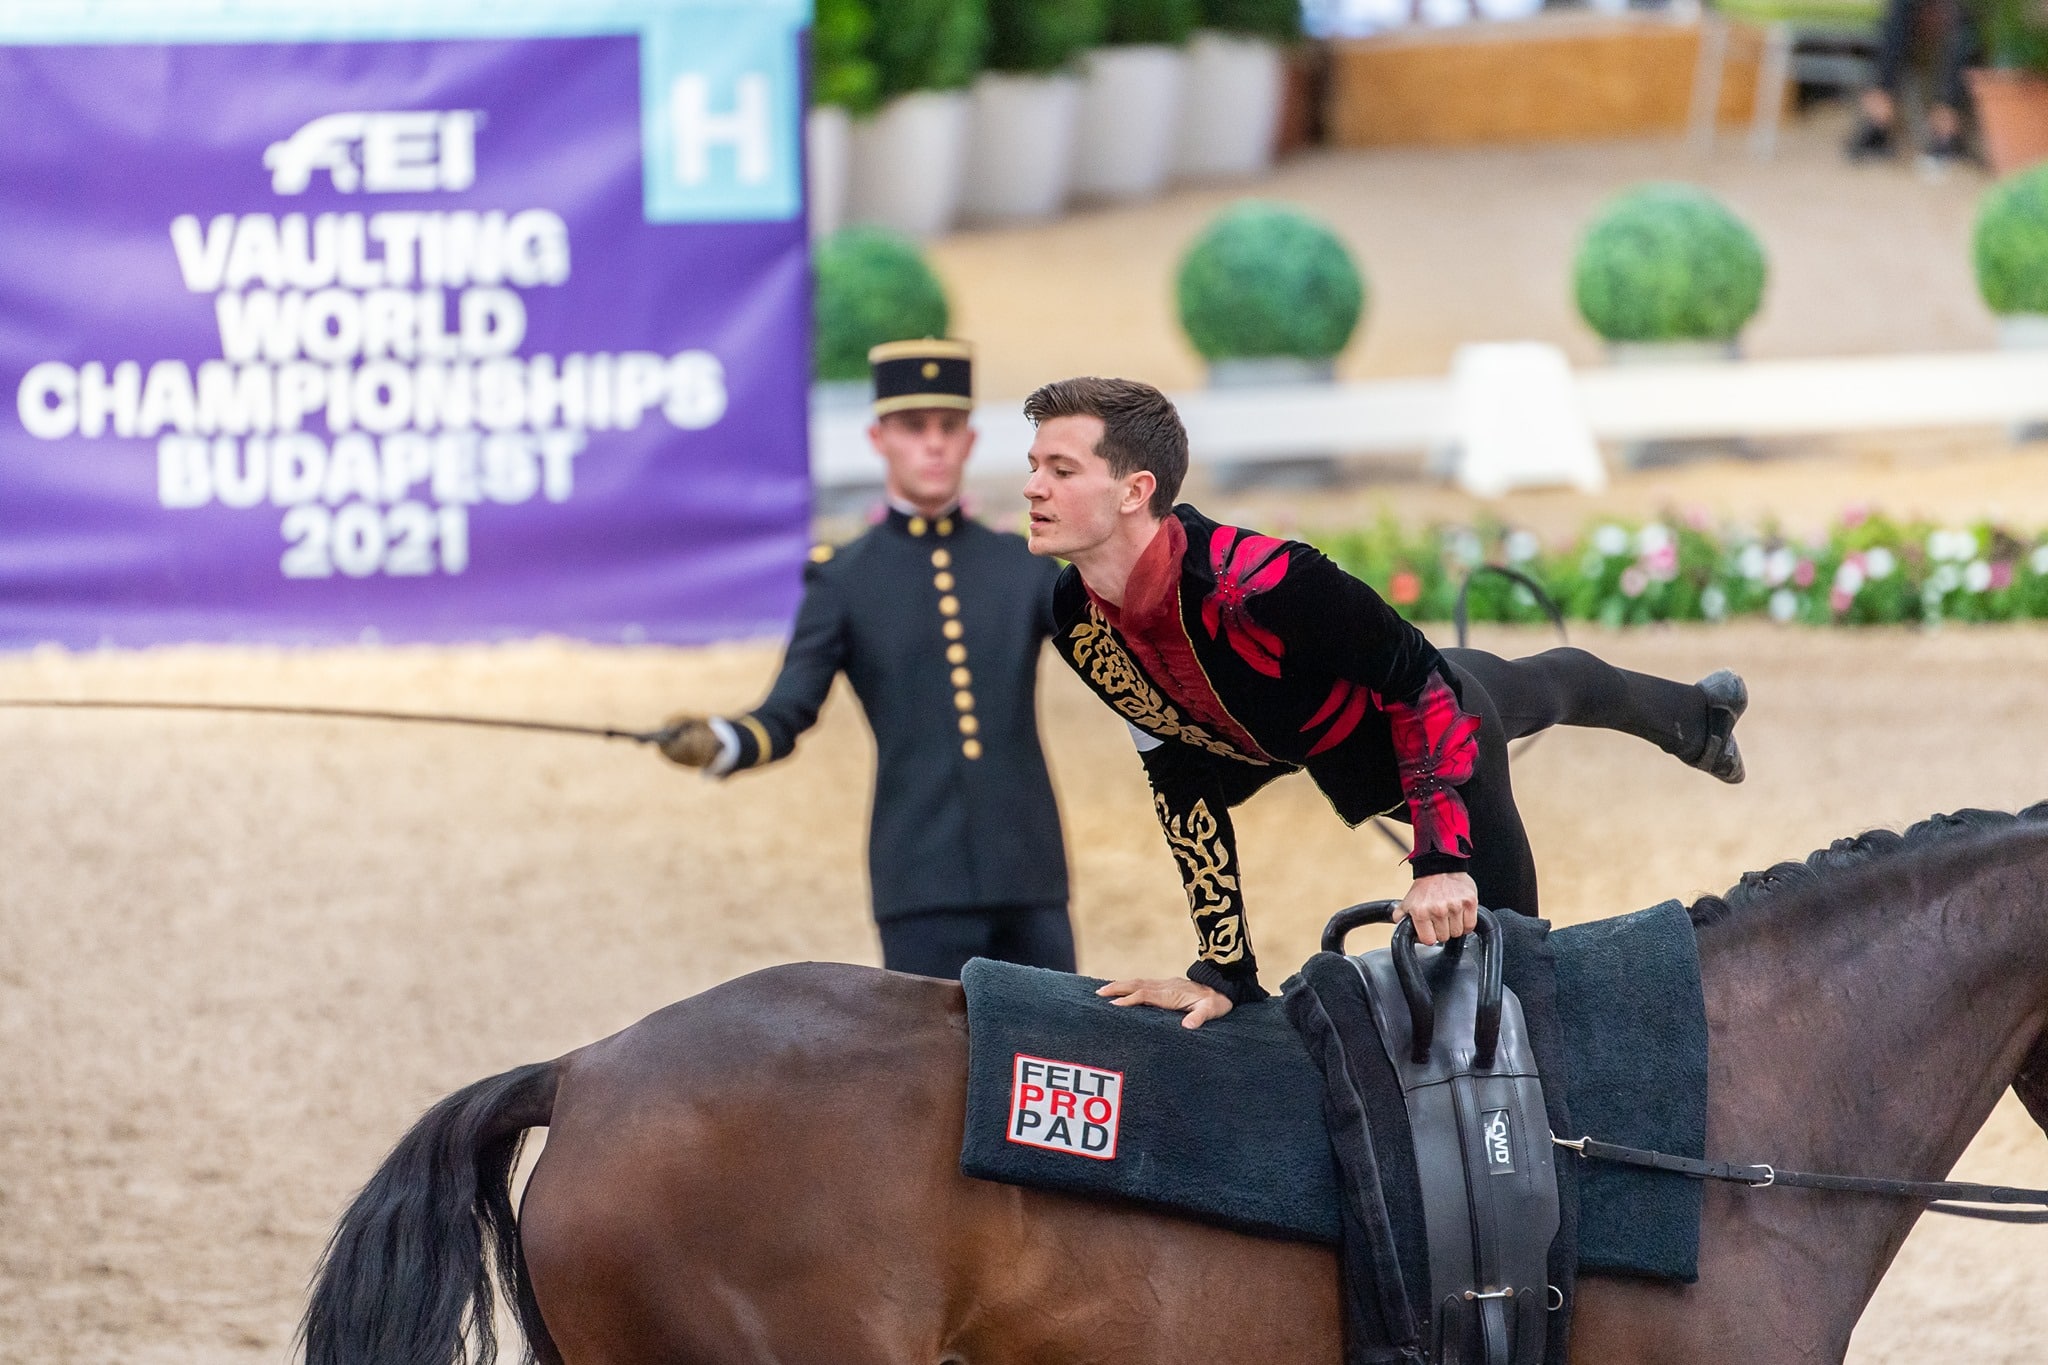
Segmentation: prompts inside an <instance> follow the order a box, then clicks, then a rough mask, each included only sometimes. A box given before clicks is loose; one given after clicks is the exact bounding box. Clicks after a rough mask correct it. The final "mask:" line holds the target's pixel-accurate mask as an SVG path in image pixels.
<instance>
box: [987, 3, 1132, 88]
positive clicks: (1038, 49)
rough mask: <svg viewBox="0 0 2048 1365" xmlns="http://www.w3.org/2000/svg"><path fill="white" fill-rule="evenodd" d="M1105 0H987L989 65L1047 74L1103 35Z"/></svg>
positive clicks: (996, 69)
mask: <svg viewBox="0 0 2048 1365" xmlns="http://www.w3.org/2000/svg"><path fill="white" fill-rule="evenodd" d="M1105 17H1106V16H1105V15H1104V12H1103V0H989V6H988V23H989V44H988V69H989V70H991V71H1009V72H1016V73H1018V74H1022V75H1029V76H1045V75H1050V74H1052V73H1053V72H1055V71H1058V70H1060V69H1061V68H1063V67H1065V66H1067V65H1068V64H1070V63H1071V62H1072V61H1073V60H1074V58H1075V57H1077V56H1079V55H1080V53H1081V51H1082V49H1084V48H1088V47H1092V46H1094V44H1096V43H1097V42H1100V41H1101V39H1102V27H1103V23H1104V19H1105Z"/></svg>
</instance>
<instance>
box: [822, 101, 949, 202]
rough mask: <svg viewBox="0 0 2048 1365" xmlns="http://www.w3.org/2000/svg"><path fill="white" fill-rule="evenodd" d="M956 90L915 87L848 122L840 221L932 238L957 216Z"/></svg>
mask: <svg viewBox="0 0 2048 1365" xmlns="http://www.w3.org/2000/svg"><path fill="white" fill-rule="evenodd" d="M967 115H968V99H967V92H966V91H964V90H943V91H941V90H923V91H919V92H917V93H916V94H911V95H903V96H900V97H898V98H896V99H893V100H891V101H889V102H888V103H887V104H885V105H883V106H882V108H881V109H880V110H879V111H878V112H877V113H876V114H875V116H874V117H873V118H865V119H859V120H857V121H855V123H854V125H853V182H852V186H851V190H850V193H849V195H848V202H847V221H848V222H853V223H876V224H879V225H880V226H882V227H886V228H894V229H895V230H896V231H898V232H907V233H909V234H910V235H911V236H913V237H933V236H936V235H938V234H939V233H941V232H944V231H946V229H948V228H950V227H952V226H953V221H954V219H955V218H957V217H958V216H959V212H960V174H961V170H962V168H963V166H964V165H965V162H966V156H967Z"/></svg>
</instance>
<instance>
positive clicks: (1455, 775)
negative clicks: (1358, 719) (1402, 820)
mask: <svg viewBox="0 0 2048 1365" xmlns="http://www.w3.org/2000/svg"><path fill="white" fill-rule="evenodd" d="M1385 710H1386V713H1387V720H1388V723H1389V724H1390V726H1391V727H1392V730H1393V738H1394V756H1395V758H1396V760H1397V761H1398V763H1399V764H1400V772H1401V791H1402V793H1403V794H1404V795H1405V796H1406V797H1407V798H1408V814H1409V818H1410V820H1411V821H1412V822H1413V824H1414V828H1415V851H1414V852H1413V853H1411V854H1409V855H1408V856H1409V857H1410V859H1411V860H1412V859H1415V858H1420V857H1422V856H1424V855H1425V854H1431V853H1444V854H1449V855H1450V856H1451V857H1453V858H1469V857H1471V856H1472V819H1471V816H1470V815H1469V814H1468V813H1467V812H1466V810H1465V800H1464V798H1463V797H1461V796H1459V795H1458V792H1457V788H1458V787H1459V786H1460V785H1461V784H1463V783H1464V782H1465V781H1466V779H1468V778H1470V777H1471V776H1472V774H1473V772H1474V770H1475V769H1476V768H1477V767H1478V765H1479V718H1478V717H1477V716H1472V715H1467V714H1466V713H1465V711H1464V710H1463V709H1462V708H1460V707H1459V705H1458V696H1457V693H1455V692H1453V691H1451V689H1450V687H1449V685H1448V684H1446V683H1445V682H1444V680H1443V679H1442V678H1441V677H1432V678H1431V679H1430V681H1429V685H1428V686H1427V687H1425V688H1423V690H1422V695H1421V696H1419V697H1417V698H1416V699H1415V701H1414V702H1413V703H1406V702H1387V703H1385Z"/></svg>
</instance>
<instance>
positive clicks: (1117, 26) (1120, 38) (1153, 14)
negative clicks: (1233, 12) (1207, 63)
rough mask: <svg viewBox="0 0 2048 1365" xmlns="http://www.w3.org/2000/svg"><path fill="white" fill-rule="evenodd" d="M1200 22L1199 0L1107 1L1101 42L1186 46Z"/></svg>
mask: <svg viewBox="0 0 2048 1365" xmlns="http://www.w3.org/2000/svg"><path fill="white" fill-rule="evenodd" d="M1201 22H1202V0H1107V7H1106V10H1105V13H1104V18H1103V26H1102V41H1103V42H1104V43H1105V44H1110V45H1125V44H1136V43H1166V44H1169V45H1172V46H1176V47H1177V46H1179V45H1180V44H1182V43H1184V42H1186V41H1187V40H1188V38H1189V36H1190V35H1191V34H1193V33H1194V31H1195V29H1196V27H1197V26H1198V25H1199V24H1200V23H1201Z"/></svg>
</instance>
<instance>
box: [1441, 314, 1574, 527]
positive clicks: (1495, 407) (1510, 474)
mask: <svg viewBox="0 0 2048 1365" xmlns="http://www.w3.org/2000/svg"><path fill="white" fill-rule="evenodd" d="M1451 393H1452V412H1453V418H1452V420H1453V423H1454V430H1455V433H1456V442H1457V452H1458V453H1457V461H1456V464H1455V465H1454V469H1455V475H1454V477H1455V478H1456V479H1457V481H1458V486H1459V487H1461V488H1463V489H1464V490H1465V491H1466V492H1468V493H1471V494H1473V495H1475V496H1477V497H1482V498H1497V497H1499V496H1500V495H1501V494H1503V493H1506V492H1509V491H1511V490H1513V489H1516V488H1542V487H1555V486H1557V485H1560V484H1563V485H1569V486H1570V487H1573V488H1577V489H1579V490H1581V491H1582V492H1587V493H1597V492H1599V491H1600V490H1601V489H1603V488H1605V487H1607V466H1606V464H1605V463H1603V462H1602V461H1601V459H1600V447H1599V446H1598V445H1596V444H1595V443H1594V441H1593V432H1592V428H1590V427H1589V426H1587V424H1586V415H1585V413H1584V411H1582V410H1581V408H1580V406H1579V390H1578V385H1577V383H1576V382H1575V381H1574V380H1573V378H1572V368H1571V364H1570V362H1568V361H1567V360H1566V359H1565V355H1564V352H1563V351H1561V350H1559V349H1558V348H1557V347H1555V346H1552V345H1550V344H1549V343H1547V342H1541V341H1504V342H1486V343H1482V344H1479V345H1472V346H1460V347H1459V348H1458V350H1457V354H1456V355H1454V356H1453V357H1452V359H1451Z"/></svg>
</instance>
